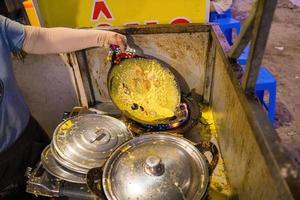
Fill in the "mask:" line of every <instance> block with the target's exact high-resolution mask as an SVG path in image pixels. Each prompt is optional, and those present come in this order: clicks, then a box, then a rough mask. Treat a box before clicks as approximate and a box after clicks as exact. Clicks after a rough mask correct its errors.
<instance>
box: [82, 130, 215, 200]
mask: <svg viewBox="0 0 300 200" xmlns="http://www.w3.org/2000/svg"><path fill="white" fill-rule="evenodd" d="M205 151H210V152H211V153H212V155H213V159H212V161H211V162H210V164H208V163H207V160H206V158H205V156H204V155H203V153H204V152H205ZM201 152H202V153H201ZM217 161H218V150H217V148H216V146H215V145H213V144H212V143H210V142H204V143H202V144H198V145H194V144H192V143H191V142H190V141H189V140H186V139H184V138H180V137H177V136H174V135H170V134H166V133H164V134H151V135H149V134H146V135H143V136H140V137H137V138H134V139H132V140H130V141H128V142H126V143H125V144H123V145H122V146H121V147H119V148H118V149H117V150H116V151H114V153H113V154H112V155H111V157H110V158H109V159H108V160H107V162H106V163H105V165H104V168H94V169H91V170H90V171H89V172H88V174H87V184H88V186H89V187H90V189H91V190H92V191H93V192H94V193H95V194H97V195H98V196H100V197H101V198H107V199H109V200H123V199H140V200H161V199H164V200H179V199H180V200H182V199H189V200H199V199H202V198H203V197H204V195H205V193H206V189H207V186H208V182H209V176H210V172H212V170H213V169H214V167H215V166H216V164H217ZM102 169H103V170H102ZM102 171H103V173H102ZM101 178H102V179H101ZM104 194H105V195H104Z"/></svg>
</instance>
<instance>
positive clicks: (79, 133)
mask: <svg viewBox="0 0 300 200" xmlns="http://www.w3.org/2000/svg"><path fill="white" fill-rule="evenodd" d="M131 138H132V134H131V132H130V131H129V130H128V129H127V127H126V126H125V124H124V123H123V122H121V121H120V120H118V119H115V118H113V117H110V116H105V115H98V114H84V115H77V116H75V117H71V118H68V119H66V120H65V121H63V122H62V123H60V124H59V125H58V126H57V128H56V129H55V131H54V134H53V139H52V141H51V144H50V146H48V147H47V148H45V150H44V151H43V153H42V155H41V160H42V163H43V166H44V167H45V169H46V170H47V171H48V172H49V173H50V174H52V175H54V176H55V177H57V178H60V179H62V180H66V181H69V182H73V183H85V182H86V180H85V177H86V174H87V172H88V170H89V169H91V168H94V167H102V166H103V165H104V163H105V162H106V160H107V159H108V157H109V156H110V154H111V153H112V152H113V151H114V150H115V149H117V148H118V147H119V146H120V145H122V144H123V143H124V142H126V141H127V140H129V139H131Z"/></svg>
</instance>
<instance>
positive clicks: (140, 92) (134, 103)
mask: <svg viewBox="0 0 300 200" xmlns="http://www.w3.org/2000/svg"><path fill="white" fill-rule="evenodd" d="M109 82H110V95H111V98H112V100H113V102H114V103H115V104H116V106H117V107H118V108H119V109H121V110H122V111H123V112H125V113H127V114H129V115H130V117H132V118H133V119H134V120H136V121H139V122H143V123H157V122H158V121H160V120H163V119H166V118H170V117H172V116H174V113H175V111H176V107H177V106H178V105H179V103H180V91H179V89H178V86H177V82H176V80H175V77H174V75H173V74H172V73H171V72H170V71H169V70H168V69H166V68H164V67H163V66H162V65H161V64H160V63H159V62H158V61H156V60H153V59H145V58H132V59H125V60H123V61H122V62H121V63H120V64H119V65H116V66H114V67H113V69H112V71H111V73H110V76H109Z"/></svg>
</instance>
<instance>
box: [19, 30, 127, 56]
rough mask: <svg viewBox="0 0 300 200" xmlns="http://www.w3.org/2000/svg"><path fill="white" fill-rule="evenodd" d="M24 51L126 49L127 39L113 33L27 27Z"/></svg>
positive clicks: (34, 52)
mask: <svg viewBox="0 0 300 200" xmlns="http://www.w3.org/2000/svg"><path fill="white" fill-rule="evenodd" d="M25 34H26V36H25V40H24V43H23V50H24V51H25V52H27V53H32V54H52V53H65V52H72V51H76V50H80V49H84V48H89V47H108V46H109V45H110V44H115V45H118V46H120V48H121V50H122V51H125V48H126V37H125V36H123V35H121V34H118V33H115V32H111V31H103V30H79V29H71V28H41V27H33V26H25Z"/></svg>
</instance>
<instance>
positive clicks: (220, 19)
mask: <svg viewBox="0 0 300 200" xmlns="http://www.w3.org/2000/svg"><path fill="white" fill-rule="evenodd" d="M209 21H210V22H215V23H218V24H219V26H220V28H221V30H222V32H223V33H224V35H225V37H226V39H227V41H228V43H229V44H230V45H232V44H233V42H232V30H233V29H235V30H236V32H237V34H239V33H240V29H241V23H240V22H239V21H238V20H236V19H233V18H232V14H231V9H229V10H227V11H225V12H224V13H223V14H218V13H217V12H211V13H210V15H209Z"/></svg>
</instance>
